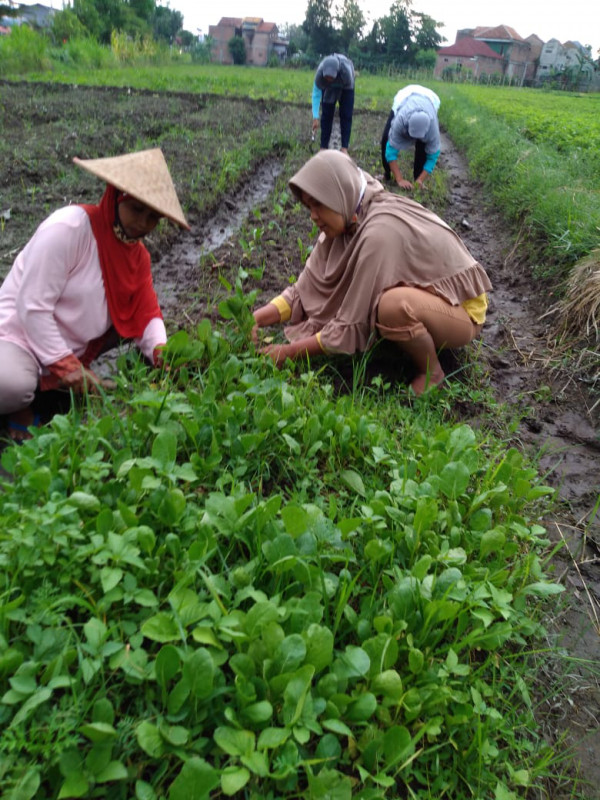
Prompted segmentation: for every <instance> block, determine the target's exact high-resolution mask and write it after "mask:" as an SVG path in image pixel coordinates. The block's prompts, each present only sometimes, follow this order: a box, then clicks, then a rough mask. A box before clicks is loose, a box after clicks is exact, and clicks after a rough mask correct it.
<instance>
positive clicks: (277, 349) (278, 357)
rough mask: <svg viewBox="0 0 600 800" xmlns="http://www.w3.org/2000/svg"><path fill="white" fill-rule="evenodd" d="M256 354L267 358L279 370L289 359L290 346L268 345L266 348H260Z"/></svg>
mask: <svg viewBox="0 0 600 800" xmlns="http://www.w3.org/2000/svg"><path fill="white" fill-rule="evenodd" d="M258 352H259V353H261V354H262V355H264V356H269V358H271V359H272V360H273V362H274V364H275V366H276V367H278V368H279V369H281V367H283V365H284V364H285V362H286V361H287V359H288V358H290V357H291V352H290V346H289V345H287V344H269V345H267V346H266V347H261V349H260V350H259V351H258Z"/></svg>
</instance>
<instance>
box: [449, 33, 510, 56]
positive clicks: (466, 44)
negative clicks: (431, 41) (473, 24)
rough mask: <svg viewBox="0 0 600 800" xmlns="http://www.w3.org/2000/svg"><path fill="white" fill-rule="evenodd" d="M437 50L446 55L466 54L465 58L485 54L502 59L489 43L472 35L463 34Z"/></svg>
mask: <svg viewBox="0 0 600 800" xmlns="http://www.w3.org/2000/svg"><path fill="white" fill-rule="evenodd" d="M437 52H438V53H439V54H440V55H444V56H464V57H465V58H473V56H485V57H486V58H498V59H500V60H501V61H502V56H500V55H498V53H496V52H495V51H494V50H492V48H491V47H490V46H489V45H488V44H486V43H485V42H480V41H479V40H477V39H472V38H471V37H470V36H463V38H462V39H459V40H458V42H454V44H451V45H450V47H440V49H439V50H438V51H437Z"/></svg>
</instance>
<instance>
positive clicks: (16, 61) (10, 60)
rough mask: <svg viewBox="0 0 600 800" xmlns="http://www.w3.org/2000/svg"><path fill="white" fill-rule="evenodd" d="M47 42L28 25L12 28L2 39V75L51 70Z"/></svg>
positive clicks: (0, 70) (0, 73)
mask: <svg viewBox="0 0 600 800" xmlns="http://www.w3.org/2000/svg"><path fill="white" fill-rule="evenodd" d="M50 64H51V62H50V58H49V53H48V43H47V41H46V40H45V39H44V38H43V37H42V36H40V35H39V34H37V33H34V32H33V31H32V30H31V28H30V27H29V26H28V25H18V26H14V27H13V28H11V33H10V35H8V36H1V37H0V75H2V76H3V77H6V76H7V75H25V74H26V73H28V72H38V71H42V70H45V69H49V68H50Z"/></svg>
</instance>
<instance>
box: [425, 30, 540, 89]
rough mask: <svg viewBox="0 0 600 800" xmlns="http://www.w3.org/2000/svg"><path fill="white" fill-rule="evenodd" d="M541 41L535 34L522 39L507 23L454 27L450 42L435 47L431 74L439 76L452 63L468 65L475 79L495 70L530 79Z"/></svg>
mask: <svg viewBox="0 0 600 800" xmlns="http://www.w3.org/2000/svg"><path fill="white" fill-rule="evenodd" d="M543 44H544V43H543V42H542V40H541V39H540V38H539V37H538V36H536V35H535V34H532V35H531V36H529V37H528V38H527V39H523V38H522V37H521V36H519V34H518V33H517V32H516V30H515V29H514V28H511V27H510V26H508V25H497V26H496V27H493V28H490V27H482V26H480V27H477V28H466V29H463V30H460V31H457V34H456V42H455V43H454V44H453V45H451V46H450V47H442V48H441V49H440V50H438V61H437V63H436V66H435V71H434V74H435V75H436V76H441V75H442V73H443V71H444V68H447V67H449V66H452V65H453V64H454V67H453V68H454V69H455V70H466V69H469V70H470V71H471V73H472V78H473V79H474V80H477V79H478V78H479V77H480V76H481V75H492V74H494V73H496V74H500V75H502V76H503V77H505V78H508V79H509V80H510V81H513V82H515V81H516V82H518V83H519V84H521V85H522V84H524V83H526V82H527V83H530V82H532V81H533V80H534V79H535V74H536V70H537V66H538V62H539V57H540V53H541V52H542V47H543ZM477 46H479V48H478V47H477ZM492 54H493V55H492Z"/></svg>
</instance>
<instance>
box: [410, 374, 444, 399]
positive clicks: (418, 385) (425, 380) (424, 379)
mask: <svg viewBox="0 0 600 800" xmlns="http://www.w3.org/2000/svg"><path fill="white" fill-rule="evenodd" d="M445 377H446V375H445V373H444V370H443V369H442V368H441V367H439V368H438V369H435V370H434V371H433V372H425V373H423V372H420V373H419V374H418V375H417V377H416V378H414V379H413V380H412V381H411V384H410V388H411V389H412V390H413V392H414V393H415V394H416V395H417V397H420V396H421V395H422V394H423V393H424V392H426V391H427V390H428V389H433V387H434V386H439V385H440V383H443V382H444V378H445Z"/></svg>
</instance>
